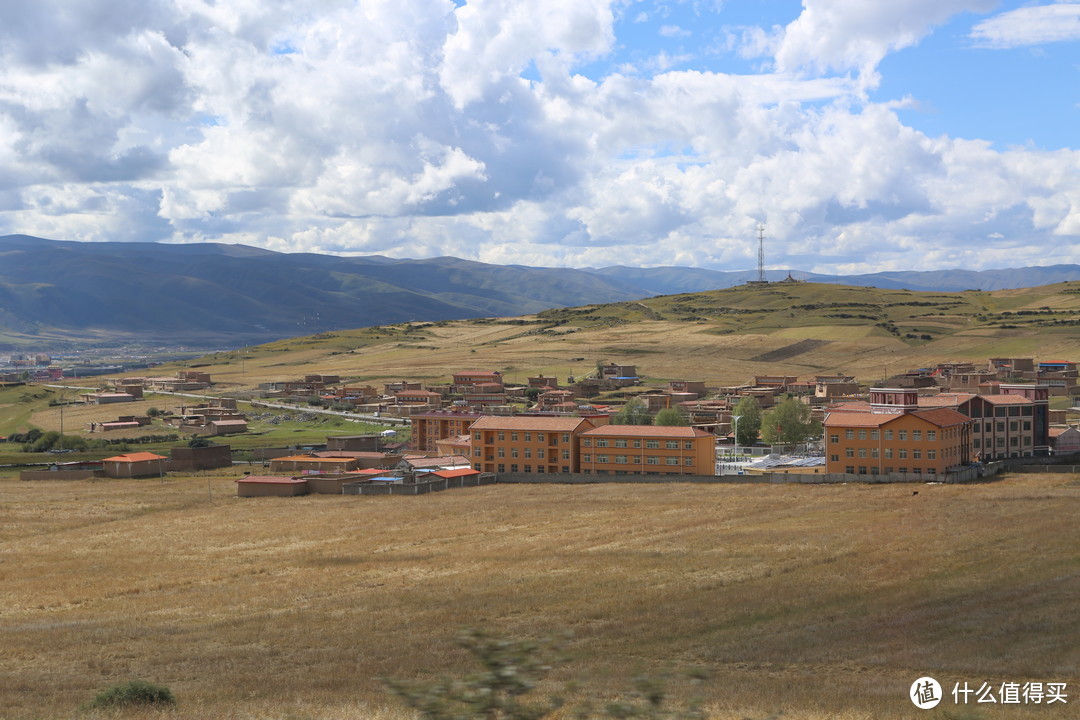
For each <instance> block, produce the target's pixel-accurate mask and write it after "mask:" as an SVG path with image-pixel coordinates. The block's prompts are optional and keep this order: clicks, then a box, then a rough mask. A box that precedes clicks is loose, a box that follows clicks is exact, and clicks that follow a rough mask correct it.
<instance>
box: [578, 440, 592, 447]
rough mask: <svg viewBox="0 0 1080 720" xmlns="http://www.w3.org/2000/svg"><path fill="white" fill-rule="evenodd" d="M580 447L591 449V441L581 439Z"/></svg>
mask: <svg viewBox="0 0 1080 720" xmlns="http://www.w3.org/2000/svg"><path fill="white" fill-rule="evenodd" d="M581 445H582V447H592V440H590V439H589V438H582V439H581Z"/></svg>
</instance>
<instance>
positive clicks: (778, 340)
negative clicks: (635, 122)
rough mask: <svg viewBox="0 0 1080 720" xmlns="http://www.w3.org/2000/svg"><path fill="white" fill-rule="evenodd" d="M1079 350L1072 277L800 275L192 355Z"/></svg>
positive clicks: (289, 357)
mask: <svg viewBox="0 0 1080 720" xmlns="http://www.w3.org/2000/svg"><path fill="white" fill-rule="evenodd" d="M995 356H1018V357H1036V358H1039V359H1044V360H1047V359H1062V358H1064V359H1080V282H1073V283H1061V284H1057V285H1048V286H1045V287H1039V288H1029V289H1025V290H1001V291H995V292H959V293H936V292H935V293H921V292H913V291H906V290H882V289H875V288H862V287H845V286H837V285H821V284H811V283H799V284H774V285H770V286H767V287H747V286H741V287H736V288H730V289H726V290H716V291H711V292H705V293H694V294H682V295H667V296H661V297H656V298H651V299H647V300H642V301H640V302H619V303H613V304H607V305H586V306H582V307H576V308H566V309H557V310H547V311H544V312H540V313H538V314H535V315H529V316H523V317H520V318H502V319H497V318H496V319H481V320H460V321H447V322H439V323H412V324H405V325H397V326H383V327H377V328H366V329H362V330H355V331H346V332H334V333H324V334H321V335H316V336H309V337H303V338H295V339H291V340H287V341H281V342H277V343H272V344H269V345H262V346H258V347H252V348H248V349H246V350H244V351H236V352H232V353H221V354H218V355H215V356H210V357H207V358H204V359H203V360H201V361H200V364H201V365H204V366H205V368H206V369H207V370H209V371H210V372H212V373H213V374H214V376H215V378H216V379H217V380H219V381H224V382H226V383H234V384H235V385H236V386H237V387H241V386H243V387H250V386H252V385H253V384H255V383H257V382H260V381H267V380H284V379H291V378H294V377H296V376H297V374H303V372H305V371H311V372H314V371H322V372H335V373H339V374H341V375H343V376H347V377H350V378H359V379H360V380H365V381H371V382H379V381H382V380H387V379H400V378H415V379H420V380H440V381H441V380H446V379H448V377H449V374H450V373H451V372H453V371H454V370H457V369H465V368H471V367H478V368H492V369H498V370H502V371H503V372H504V373H506V374H507V375H508V376H509V377H510V378H511V379H513V380H521V381H523V380H524V379H525V377H526V376H527V375H528V374H531V373H535V372H545V373H551V374H555V375H557V376H558V377H559V378H560V380H565V378H566V376H568V375H574V376H581V375H583V374H585V373H587V372H590V371H591V370H593V369H594V368H595V366H596V362H597V361H601V360H608V361H620V362H626V363H634V364H636V365H637V366H638V370H639V372H641V373H643V374H645V375H648V376H650V377H652V378H655V379H661V380H662V379H670V378H688V379H703V380H707V381H709V382H710V383H717V384H728V383H741V382H743V381H745V380H747V379H748V378H750V377H751V376H753V375H754V374H755V373H756V374H767V373H786V374H793V375H800V376H803V377H807V376H810V375H812V374H815V373H826V372H849V373H854V374H856V375H857V376H858V377H859V378H860V379H862V380H865V381H874V380H879V379H881V378H883V377H886V376H888V375H890V374H895V373H897V372H900V371H903V370H906V369H910V368H915V367H921V366H924V365H927V364H930V363H935V362H939V361H951V360H957V361H959V360H971V361H976V362H984V361H985V360H986V359H988V358H990V357H995Z"/></svg>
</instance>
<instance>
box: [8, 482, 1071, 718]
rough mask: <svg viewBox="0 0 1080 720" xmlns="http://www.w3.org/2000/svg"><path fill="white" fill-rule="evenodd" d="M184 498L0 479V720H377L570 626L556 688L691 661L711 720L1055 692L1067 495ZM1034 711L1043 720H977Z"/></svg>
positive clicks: (544, 489) (221, 494)
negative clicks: (932, 698)
mask: <svg viewBox="0 0 1080 720" xmlns="http://www.w3.org/2000/svg"><path fill="white" fill-rule="evenodd" d="M210 483H211V487H212V490H213V494H214V502H213V504H211V503H209V502H208V500H207V479H206V478H187V479H170V480H167V481H166V482H165V483H164V484H161V483H159V482H158V481H109V482H66V483H61V482H48V483H46V482H40V483H20V482H18V481H0V633H2V635H3V642H2V643H0V683H2V686H0V699H2V703H3V705H0V717H8V718H20V719H21V718H40V717H71V716H77V715H79V712H78V711H77V710H76V707H77V706H78V705H79V704H80V703H82V702H85V701H86V700H88V699H89V698H91V697H93V695H94V694H95V693H96V692H97V691H99V690H101V689H103V688H105V687H108V686H110V685H112V684H115V683H117V682H121V681H124V680H127V679H131V678H141V679H146V680H150V681H153V682H157V683H162V684H166V685H168V686H169V687H170V688H172V690H173V692H174V693H175V694H176V696H177V699H178V701H179V707H178V709H177V710H176V711H175V716H176V717H184V718H196V719H199V718H205V719H207V720H210V719H216V718H226V717H228V718H249V717H250V718H255V717H258V718H308V717H310V718H318V719H320V720H332V719H335V718H344V717H374V718H384V717H385V718H387V720H396V718H399V717H404V715H405V714H406V713H405V711H404V710H401V709H399V708H398V706H397V705H396V704H395V703H394V702H393V700H392V699H391V698H390V697H389V696H388V695H387V694H386V693H385V691H384V690H383V689H382V686H381V684H380V682H379V680H378V678H380V677H395V678H417V677H429V676H433V675H438V674H443V673H447V672H453V671H457V670H464V669H465V668H464V667H463V663H464V662H465V658H464V656H463V654H462V651H461V650H460V649H459V648H457V647H456V646H455V645H454V643H453V638H454V635H455V634H456V632H457V631H458V630H459V629H460V628H462V627H465V626H474V627H480V628H485V629H488V630H491V631H494V632H500V633H505V634H509V635H515V636H526V637H539V636H547V635H552V634H557V633H561V632H563V631H571V632H572V633H573V637H572V639H571V640H570V641H568V644H567V648H566V649H567V651H568V653H569V656H570V660H569V662H568V664H567V665H566V666H565V667H564V668H562V669H561V670H560V675H559V677H558V678H556V679H557V680H569V679H576V680H577V681H578V682H579V683H580V684H581V685H582V691H583V692H584V693H587V694H591V695H595V696H598V697H601V698H604V697H611V696H612V695H613V693H615V692H617V690H618V689H620V688H629V687H630V686H631V679H632V677H633V676H634V674H635V673H637V672H638V671H641V670H644V671H647V672H658V671H661V670H664V669H666V668H674V669H677V668H680V667H685V666H689V665H705V666H708V667H710V668H712V669H713V672H714V677H713V680H712V681H711V682H710V683H709V686H708V687H709V689H708V702H709V707H710V709H711V711H712V713H713V714H714V715H715V716H716V717H731V718H742V717H746V716H750V717H757V716H764V715H767V714H768V713H770V712H775V711H778V710H782V711H784V712H785V713H786V715H785V716H787V717H799V718H801V717H806V718H826V717H828V718H850V719H854V718H904V717H911V713H912V711H913V710H914V707H913V706H912V705H910V704H909V703H908V701H907V699H906V692H907V688H908V686H909V685H910V683H911V682H912V681H913V680H914V679H915V678H916V677H919V676H920V675H924V674H931V675H933V676H934V677H937V678H938V679H939V680H940V681H941V682H942V684H943V685H945V684H947V685H948V687H950V688H951V687H952V682H954V681H963V680H968V681H969V682H981V681H983V680H987V681H992V682H1001V681H1006V680H1019V681H1022V680H1025V679H1032V680H1044V681H1062V682H1069V683H1070V687H1071V688H1073V690H1074V692H1075V689H1076V687H1077V686H1078V682H1080V670H1078V666H1080V613H1078V612H1077V610H1078V601H1077V598H1078V597H1080V550H1078V547H1077V543H1076V519H1077V516H1078V513H1077V508H1078V503H1080V483H1078V482H1077V480H1076V478H1075V476H1055V475H1038V476H1034V475H1033V476H1019V477H1014V478H1010V479H1008V480H1006V481H1003V482H999V483H994V484H987V485H976V486H963V487H962V486H944V485H942V486H915V487H917V488H918V490H919V494H918V495H917V496H913V495H912V486H907V485H902V486H882V487H874V486H863V485H849V486H836V487H832V486H765V485H713V486H701V485H692V486H691V485H648V486H640V487H638V486H619V485H607V486H587V487H561V486H520V487H518V486H490V487H484V488H475V489H469V490H460V491H452V492H447V493H440V494H437V495H431V496H424V497H419V498H381V497H334V496H314V497H304V498H281V499H276V498H266V499H239V498H236V497H235V496H234V494H235V491H234V489H233V486H232V482H231V481H230V480H229V479H227V478H225V479H218V480H211V481H210ZM1077 702H1080V699H1078V700H1077ZM1055 707H1060V706H1055ZM1069 707H1070V708H1072V707H1074V706H1072V705H1070V706H1069ZM139 713H142V714H139ZM161 714H162V713H161V712H159V711H154V712H150V713H148V712H147V711H139V712H131V713H128V714H126V715H123V716H124V717H132V718H135V717H140V718H141V717H150V716H153V717H160V716H161ZM164 714H168V713H164ZM1036 714H1038V715H1039V717H1054V718H1064V717H1067V716H1068V714H1067V713H1065V712H1061V711H1057V712H1055V711H1054V710H1052V709H1046V708H1042V709H1041V714H1039V713H1037V712H1035V711H1032V710H1031V709H1028V710H1027V711H1025V710H1024V709H1023V707H1021V708H1020V709H1019V711H1017V712H1007V713H1004V712H1002V711H1000V710H998V711H997V712H996V713H995V712H994V711H991V712H987V713H985V716H986V717H988V718H994V717H1028V716H1030V717H1034V716H1035V715H1036Z"/></svg>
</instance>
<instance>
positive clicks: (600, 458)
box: [596, 455, 608, 463]
mask: <svg viewBox="0 0 1080 720" xmlns="http://www.w3.org/2000/svg"><path fill="white" fill-rule="evenodd" d="M607 461H608V456H607V455H597V456H596V462H598V463H606V462H607Z"/></svg>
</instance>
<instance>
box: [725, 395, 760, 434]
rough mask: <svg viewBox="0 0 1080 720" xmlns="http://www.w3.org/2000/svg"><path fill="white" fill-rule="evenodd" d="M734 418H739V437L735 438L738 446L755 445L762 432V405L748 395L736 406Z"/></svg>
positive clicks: (733, 413)
mask: <svg viewBox="0 0 1080 720" xmlns="http://www.w3.org/2000/svg"><path fill="white" fill-rule="evenodd" d="M731 414H732V416H735V415H738V416H739V423H738V425H739V427H738V428H736V429H737V430H738V435H737V437H736V438H735V444H736V445H753V444H754V443H756V442H757V440H758V433H759V432H761V405H759V404H758V401H757V398H754V397H750V396H749V395H747V396H746V397H744V398H743V399H742V400H740V401H739V403H738V404H737V405H736V406H735V411H734V412H732V413H731Z"/></svg>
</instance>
